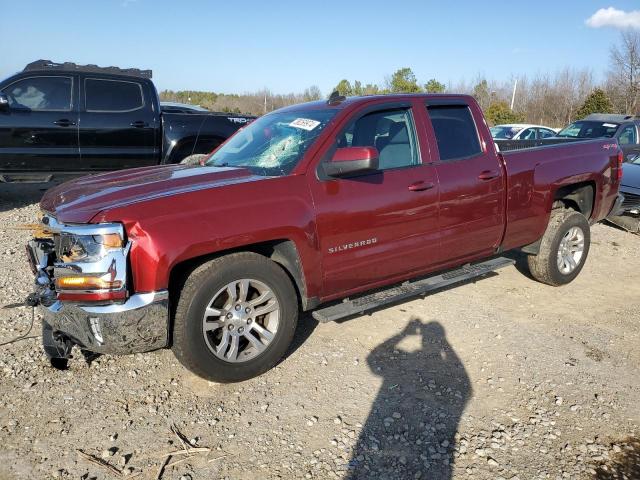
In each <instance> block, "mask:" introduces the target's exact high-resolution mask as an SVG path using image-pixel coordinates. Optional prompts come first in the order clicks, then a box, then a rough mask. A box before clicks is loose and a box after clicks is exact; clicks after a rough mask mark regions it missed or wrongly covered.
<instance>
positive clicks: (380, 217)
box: [310, 106, 438, 297]
mask: <svg viewBox="0 0 640 480" xmlns="http://www.w3.org/2000/svg"><path fill="white" fill-rule="evenodd" d="M412 110H413V108H412V107H411V106H407V107H401V108H397V107H396V108H394V107H387V108H385V107H380V108H379V109H376V110H374V111H370V110H368V111H366V113H363V112H360V113H356V114H355V116H354V118H353V119H352V120H351V122H350V123H349V124H348V126H347V127H345V129H344V130H342V131H341V132H340V133H339V134H338V136H337V138H336V139H335V142H336V143H335V147H336V148H340V147H349V146H372V147H375V148H377V150H378V152H379V165H380V169H379V171H378V172H375V173H373V174H367V175H363V176H359V177H355V178H339V179H331V178H324V179H323V178H320V179H318V178H310V188H311V192H312V195H313V199H314V203H315V206H316V214H317V216H316V220H317V229H318V235H319V241H320V248H321V251H322V258H323V273H324V278H323V283H324V292H323V297H330V296H331V295H334V294H337V293H346V292H350V291H354V290H359V289H363V287H365V286H367V285H371V284H375V283H379V282H382V281H385V280H387V279H390V278H392V277H397V276H399V275H404V274H407V273H409V272H413V271H420V270H423V269H425V268H426V266H428V265H430V264H433V263H435V261H436V259H437V257H438V203H437V198H438V182H437V178H436V176H435V172H434V169H433V167H431V166H429V165H426V164H425V163H423V159H422V156H421V152H420V146H419V141H418V135H417V134H416V126H415V123H414V115H413V111H412ZM425 150H426V149H425ZM424 155H425V156H426V155H427V152H425V153H424ZM321 168H322V167H321V166H320V169H321Z"/></svg>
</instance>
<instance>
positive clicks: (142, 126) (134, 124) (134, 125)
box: [129, 120, 149, 128]
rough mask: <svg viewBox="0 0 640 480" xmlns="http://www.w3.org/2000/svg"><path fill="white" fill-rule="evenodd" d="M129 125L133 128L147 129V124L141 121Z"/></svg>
mask: <svg viewBox="0 0 640 480" xmlns="http://www.w3.org/2000/svg"><path fill="white" fill-rule="evenodd" d="M129 125H131V126H132V127H134V128H144V127H148V126H149V124H148V123H147V122H143V121H142V120H137V121H135V122H131V123H130V124H129Z"/></svg>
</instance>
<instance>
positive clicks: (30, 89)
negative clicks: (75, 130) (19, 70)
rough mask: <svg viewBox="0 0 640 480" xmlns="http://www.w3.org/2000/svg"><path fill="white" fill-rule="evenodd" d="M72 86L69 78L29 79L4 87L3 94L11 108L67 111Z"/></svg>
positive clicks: (69, 105) (69, 108) (69, 106)
mask: <svg viewBox="0 0 640 480" xmlns="http://www.w3.org/2000/svg"><path fill="white" fill-rule="evenodd" d="M72 84H73V81H72V79H71V77H30V78H25V79H23V80H18V81H17V82H15V83H12V84H11V85H9V86H8V87H5V88H4V90H3V93H4V94H6V95H7V98H8V99H9V106H10V107H11V108H15V109H25V110H34V111H38V110H40V111H47V110H56V111H69V110H71V87H72Z"/></svg>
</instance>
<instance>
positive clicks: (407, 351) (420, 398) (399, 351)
mask: <svg viewBox="0 0 640 480" xmlns="http://www.w3.org/2000/svg"><path fill="white" fill-rule="evenodd" d="M367 362H368V365H369V368H370V369H371V371H372V372H373V373H374V374H376V375H380V376H381V377H382V378H383V383H382V387H381V388H380V391H379V392H378V395H377V397H376V399H375V401H374V403H373V405H372V407H371V411H370V413H369V417H368V418H367V421H366V423H365V425H364V427H363V429H362V431H361V433H360V437H359V439H358V443H357V445H356V447H355V449H354V451H353V456H352V459H351V461H350V464H349V474H348V476H347V478H348V479H349V480H360V479H370V478H376V479H405V478H433V479H449V478H451V476H452V468H453V463H454V456H453V454H454V451H455V448H456V439H455V435H456V432H457V430H458V423H459V421H460V416H461V415H462V412H463V411H464V408H465V405H466V404H467V402H468V400H469V399H470V398H471V394H472V388H471V382H470V380H469V377H468V375H467V373H466V370H465V368H464V366H463V364H462V362H461V361H460V359H459V358H458V356H457V355H456V353H455V351H454V350H453V348H452V347H451V345H450V344H449V342H448V341H447V338H446V334H445V330H444V328H443V327H442V325H441V324H440V323H439V322H437V321H431V322H428V323H423V322H422V321H421V319H420V318H417V317H414V318H412V319H411V321H410V323H409V324H408V325H407V327H406V328H405V329H404V330H403V331H402V332H400V333H398V334H397V335H395V336H393V337H391V338H390V339H388V340H387V341H385V342H384V343H382V344H381V345H379V346H378V347H376V348H375V349H374V350H373V351H372V352H371V353H370V354H369V356H368V357H367Z"/></svg>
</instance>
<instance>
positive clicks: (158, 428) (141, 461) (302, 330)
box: [0, 185, 640, 480]
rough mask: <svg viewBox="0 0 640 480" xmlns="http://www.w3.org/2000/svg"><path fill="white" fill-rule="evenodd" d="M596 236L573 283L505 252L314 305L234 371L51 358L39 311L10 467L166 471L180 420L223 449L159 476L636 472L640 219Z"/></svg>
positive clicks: (15, 287)
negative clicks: (397, 286) (411, 296)
mask: <svg viewBox="0 0 640 480" xmlns="http://www.w3.org/2000/svg"><path fill="white" fill-rule="evenodd" d="M40 194H41V192H40V190H39V189H38V188H37V187H28V188H27V187H24V186H7V185H4V186H3V185H0V232H1V234H2V240H1V244H0V342H4V341H6V340H9V339H11V338H13V337H15V336H17V335H19V334H21V333H24V332H25V331H26V330H27V328H28V326H29V321H30V319H31V310H30V309H29V308H27V307H23V306H18V307H15V306H12V304H15V303H19V302H21V301H23V299H24V298H25V296H26V295H27V294H28V293H29V292H30V291H31V282H32V275H31V273H30V271H29V268H28V267H27V262H26V257H25V254H24V247H23V245H24V243H25V241H26V240H27V238H28V237H29V232H27V231H24V230H18V229H16V228H15V227H16V226H19V225H20V224H23V223H27V222H31V221H33V219H34V218H35V216H36V214H37V205H36V204H35V203H34V202H36V201H37V200H38V198H39V195H40ZM592 237H593V244H592V250H591V253H590V255H589V259H588V261H587V265H586V266H585V268H584V270H583V272H582V273H581V275H580V276H579V277H578V279H577V280H576V281H575V282H574V283H573V284H571V285H570V286H567V287H564V288H552V287H548V286H545V285H542V284H539V283H536V282H535V281H533V280H531V279H530V278H528V277H527V276H526V275H525V274H524V273H522V272H521V271H520V269H518V268H516V267H510V268H507V269H503V270H501V271H500V272H499V273H498V274H496V275H493V276H491V277H488V278H485V279H482V280H479V281H477V282H471V283H467V284H465V285H462V286H460V287H457V288H454V289H449V290H447V291H444V292H440V293H437V294H434V295H431V296H428V297H426V298H422V299H416V300H413V301H409V302H405V303H402V304H400V305H396V306H393V307H390V308H386V309H384V310H380V311H378V312H375V313H373V314H372V315H369V316H362V317H358V318H355V319H352V320H349V321H346V322H342V323H339V324H328V325H317V324H316V323H315V322H314V321H313V320H312V319H311V318H310V317H309V316H305V317H304V318H303V319H302V320H301V324H300V327H299V329H298V332H297V335H296V341H295V345H294V346H293V348H292V349H291V351H290V352H289V354H288V356H287V358H285V359H284V361H283V362H282V363H281V364H280V365H279V366H278V367H276V368H275V369H273V370H272V371H270V372H268V373H267V374H265V375H263V376H261V377H259V378H256V379H253V380H251V381H248V382H245V383H242V384H235V385H218V384H212V383H208V382H206V381H203V380H201V379H199V378H197V377H195V376H193V375H191V374H190V373H188V372H187V371H185V370H184V369H183V368H181V367H180V365H178V364H177V362H176V361H175V360H174V358H173V356H172V354H171V352H170V351H158V352H153V353H148V354H141V355H133V356H124V357H112V356H101V357H99V358H97V359H95V360H94V361H93V362H92V363H91V364H90V365H89V364H87V362H85V360H84V359H83V358H82V356H81V355H80V354H79V352H76V353H77V355H76V357H75V358H74V359H73V360H72V361H71V362H70V367H69V369H68V370H66V371H59V370H53V369H52V368H51V367H50V366H49V365H48V362H47V361H46V359H45V357H44V355H43V353H42V352H41V349H40V339H39V338H38V334H39V330H40V323H39V318H40V317H39V316H36V325H35V326H34V329H33V331H32V333H31V335H34V336H32V337H30V338H28V339H26V340H23V341H20V342H17V343H13V344H11V345H7V346H3V347H0V378H1V381H0V479H2V480H4V479H15V478H29V479H31V478H33V479H48V478H64V479H66V478H72V479H107V478H118V477H119V476H120V475H121V476H123V477H128V478H132V477H133V478H139V479H155V478H157V477H158V476H159V475H158V471H159V467H160V465H161V463H162V462H163V458H162V456H163V454H166V453H169V452H172V451H175V450H180V449H182V446H181V443H180V440H178V438H177V436H176V435H175V434H174V433H172V432H171V426H172V425H175V427H176V428H177V429H178V430H179V431H180V432H182V434H183V435H184V436H185V438H186V440H187V441H188V442H190V443H191V444H192V445H194V446H198V447H206V448H208V449H210V451H207V450H203V451H197V452H192V456H190V457H187V456H185V455H180V454H175V455H174V456H173V457H171V459H170V460H169V462H168V465H167V466H166V467H165V468H164V470H163V472H162V473H161V475H160V476H161V477H162V478H163V479H181V480H189V479H192V480H195V479H213V478H215V479H218V478H226V479H244V478H247V479H249V478H251V479H260V478H285V479H292V478H319V479H325V478H336V479H338V478H340V479H365V478H398V479H407V478H408V479H411V478H414V479H417V478H422V479H448V478H456V479H457V478H463V479H464V478H478V479H500V478H502V479H521V480H525V479H542V478H552V479H556V478H577V479H595V478H597V479H618V478H620V479H622V478H630V479H631V478H640V472H639V468H640V467H639V466H640V443H639V442H638V440H637V438H638V437H639V436H640V409H639V408H638V406H639V405H640V376H639V375H638V367H639V366H640V349H638V345H640V300H638V299H639V298H640V269H638V266H639V261H638V253H637V251H638V247H640V236H635V235H632V234H629V233H626V232H623V231H620V230H617V229H615V228H612V227H609V226H606V225H597V226H595V227H593V229H592ZM3 305H4V307H2V306H3ZM634 439H635V440H634ZM78 450H81V451H82V452H85V453H86V454H89V455H92V456H94V457H96V458H99V459H103V460H102V461H103V462H105V463H106V464H108V465H111V466H112V467H113V468H115V469H116V470H109V469H108V468H107V467H105V466H104V465H98V464H96V463H92V462H91V461H89V460H87V458H86V457H84V456H83V455H82V453H79V452H78ZM180 460H185V461H183V462H181V463H178V464H175V465H172V464H173V463H174V462H177V461H180ZM118 472H119V473H118ZM623 475H626V477H625V476H623Z"/></svg>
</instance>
